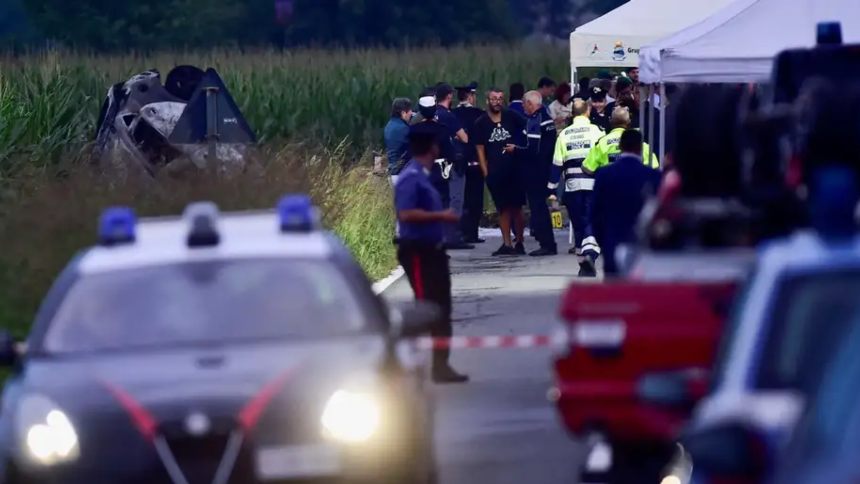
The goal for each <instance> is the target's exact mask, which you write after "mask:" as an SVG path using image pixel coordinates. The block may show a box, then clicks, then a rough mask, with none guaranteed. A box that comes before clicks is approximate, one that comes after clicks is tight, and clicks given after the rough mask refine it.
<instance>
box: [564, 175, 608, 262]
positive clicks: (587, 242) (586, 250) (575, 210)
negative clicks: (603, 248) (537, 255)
mask: <svg viewBox="0 0 860 484" xmlns="http://www.w3.org/2000/svg"><path fill="white" fill-rule="evenodd" d="M592 200H593V198H592V192H591V190H578V191H575V192H565V193H564V198H563V199H562V202H564V206H565V207H567V214H568V216H569V217H570V223H571V224H572V225H573V237H574V244H575V247H576V255H578V256H580V257H590V258H591V260H596V259H597V257H598V256H599V255H600V246H599V245H598V244H597V239H596V238H595V237H594V230H593V229H592V226H591V204H592Z"/></svg>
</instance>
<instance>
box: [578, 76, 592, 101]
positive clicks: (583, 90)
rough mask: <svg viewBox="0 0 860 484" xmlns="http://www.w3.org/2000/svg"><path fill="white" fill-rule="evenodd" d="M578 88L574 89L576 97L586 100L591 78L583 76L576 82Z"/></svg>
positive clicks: (589, 94)
mask: <svg viewBox="0 0 860 484" xmlns="http://www.w3.org/2000/svg"><path fill="white" fill-rule="evenodd" d="M578 85H579V89H577V91H576V97H577V98H579V99H582V100H584V101H588V98H589V97H590V96H591V78H590V77H583V78H582V79H580V80H579V82H578Z"/></svg>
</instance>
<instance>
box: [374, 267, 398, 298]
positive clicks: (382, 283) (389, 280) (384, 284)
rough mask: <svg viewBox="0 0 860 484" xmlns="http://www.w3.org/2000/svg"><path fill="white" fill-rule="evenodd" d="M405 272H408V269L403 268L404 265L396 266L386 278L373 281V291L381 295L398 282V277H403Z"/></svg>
mask: <svg viewBox="0 0 860 484" xmlns="http://www.w3.org/2000/svg"><path fill="white" fill-rule="evenodd" d="M405 274H406V271H404V270H403V266H397V267H395V268H394V270H393V271H391V273H390V274H388V275H387V276H385V277H384V278H382V279H380V280H378V281H376V282H374V283H373V292H374V293H375V294H376V295H377V296H379V295H380V294H382V293H383V292H385V290H386V289H388V288H389V287H391V285H392V284H394V283H395V282H397V281H398V279H400V278H401V277H403V276H404V275H405Z"/></svg>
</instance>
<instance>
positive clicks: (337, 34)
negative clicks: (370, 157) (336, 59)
mask: <svg viewBox="0 0 860 484" xmlns="http://www.w3.org/2000/svg"><path fill="white" fill-rule="evenodd" d="M15 1H23V2H24V4H25V6H26V8H27V11H28V12H29V13H30V14H31V18H32V21H33V23H34V24H35V27H36V28H37V29H38V31H39V32H40V34H41V36H42V37H43V38H44V39H47V40H51V41H55V42H59V43H60V44H62V45H66V46H75V47H83V48H92V49H97V50H105V49H114V50H116V49H129V48H134V49H144V50H150V49H159V48H173V49H176V48H184V47H212V46H225V45H245V46H247V45H263V44H268V45H272V44H274V45H291V46H293V45H305V46H307V45H317V46H332V45H334V46H344V47H349V46H400V45H407V44H409V45H425V44H428V43H434V44H442V45H450V44H456V43H461V42H472V41H491V40H502V39H513V38H516V37H517V36H518V35H519V34H521V33H522V32H523V29H522V28H520V27H523V25H518V24H517V23H516V22H515V21H514V18H513V15H512V10H511V8H510V5H509V2H508V0H423V1H420V2H416V1H414V0H243V1H236V0H147V1H134V2H130V1H117V0H75V1H69V0H15ZM278 4H280V5H281V8H278V9H276V5H278ZM276 13H278V14H279V15H276ZM72 20H73V21H72Z"/></svg>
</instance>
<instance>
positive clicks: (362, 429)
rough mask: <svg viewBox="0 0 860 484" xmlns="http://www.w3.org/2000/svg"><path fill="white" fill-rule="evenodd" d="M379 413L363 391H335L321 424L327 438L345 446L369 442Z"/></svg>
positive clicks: (374, 403)
mask: <svg viewBox="0 0 860 484" xmlns="http://www.w3.org/2000/svg"><path fill="white" fill-rule="evenodd" d="M381 414H382V411H381V409H380V406H379V402H378V401H377V400H376V398H375V397H374V396H373V395H372V394H370V393H365V392H351V391H347V390H338V391H336V392H335V393H334V395H332V396H331V398H329V400H328V403H326V406H325V410H323V414H322V418H321V422H322V426H323V430H324V431H325V433H326V435H327V436H329V437H332V438H334V439H336V440H340V441H342V442H346V443H362V442H366V441H368V440H370V438H371V437H373V436H374V434H376V432H377V430H379V423H380V419H381Z"/></svg>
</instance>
